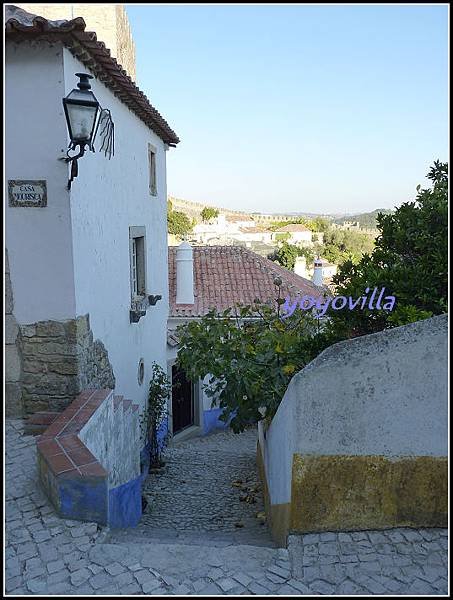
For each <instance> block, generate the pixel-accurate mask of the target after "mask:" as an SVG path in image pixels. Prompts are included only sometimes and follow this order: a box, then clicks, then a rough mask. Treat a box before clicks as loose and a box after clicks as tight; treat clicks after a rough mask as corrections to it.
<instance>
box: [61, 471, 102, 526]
mask: <svg viewBox="0 0 453 600" xmlns="http://www.w3.org/2000/svg"><path fill="white" fill-rule="evenodd" d="M57 482H58V495H59V509H60V510H59V512H60V514H61V516H63V517H65V518H66V519H75V520H80V521H94V522H95V523H99V524H100V525H107V523H108V504H107V486H108V484H107V479H94V478H93V479H89V478H84V479H82V478H79V479H76V478H72V479H69V478H64V477H61V476H60V477H58V478H57Z"/></svg>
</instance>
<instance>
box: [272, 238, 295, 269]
mask: <svg viewBox="0 0 453 600" xmlns="http://www.w3.org/2000/svg"><path fill="white" fill-rule="evenodd" d="M300 255H301V253H300V249H299V248H298V247H297V246H295V245H294V244H290V243H288V242H287V241H283V242H282V243H281V244H280V246H279V247H278V248H277V249H276V250H275V251H274V252H273V253H272V254H270V255H269V257H268V258H270V260H273V261H274V262H276V263H278V264H279V265H281V266H282V267H285V269H288V271H293V270H294V265H295V263H296V258H297V257H298V256H300Z"/></svg>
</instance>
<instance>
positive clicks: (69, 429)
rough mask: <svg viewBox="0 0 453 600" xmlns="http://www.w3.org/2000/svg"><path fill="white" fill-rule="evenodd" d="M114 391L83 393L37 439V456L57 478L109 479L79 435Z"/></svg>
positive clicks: (85, 391)
mask: <svg viewBox="0 0 453 600" xmlns="http://www.w3.org/2000/svg"><path fill="white" fill-rule="evenodd" d="M111 392H112V390H109V389H103V390H84V391H83V392H82V393H81V394H79V395H78V396H77V398H76V399H75V400H74V401H73V402H72V403H71V404H70V405H69V406H68V407H67V408H66V409H65V410H64V411H63V412H62V413H61V414H60V415H58V416H57V418H56V419H55V420H54V421H53V422H52V423H51V424H50V425H49V427H48V428H47V429H46V430H45V432H44V433H43V434H42V435H41V436H40V437H39V438H38V440H37V447H38V452H39V453H40V454H41V455H42V456H43V458H44V459H45V460H46V462H47V464H48V465H49V468H50V469H51V471H52V472H53V473H54V475H55V476H58V475H62V474H63V473H64V474H65V476H74V477H80V476H82V477H83V476H98V477H103V478H104V477H107V471H106V470H105V469H104V468H103V467H102V465H101V464H100V462H99V461H98V460H97V459H96V457H95V456H93V454H92V453H91V452H90V451H89V450H88V448H87V447H86V446H85V444H84V443H83V442H82V441H81V440H80V438H79V436H78V434H79V432H80V430H81V429H82V427H83V426H84V425H85V424H86V423H87V421H88V420H89V419H90V417H91V416H92V415H93V413H94V412H95V411H96V410H97V409H98V408H99V406H100V405H101V404H102V403H103V402H104V401H105V400H106V399H107V398H108V397H109V396H110V394H111Z"/></svg>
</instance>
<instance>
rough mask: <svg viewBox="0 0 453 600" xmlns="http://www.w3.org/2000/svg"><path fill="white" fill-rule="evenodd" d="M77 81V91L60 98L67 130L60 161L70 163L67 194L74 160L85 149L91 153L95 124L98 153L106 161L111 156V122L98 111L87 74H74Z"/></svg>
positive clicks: (74, 172)
mask: <svg viewBox="0 0 453 600" xmlns="http://www.w3.org/2000/svg"><path fill="white" fill-rule="evenodd" d="M76 76H77V77H79V79H80V81H79V82H78V84H77V88H78V89H76V88H74V89H73V90H72V91H71V92H70V93H69V94H68V95H67V96H66V98H63V107H64V112H65V116H66V124H67V126H68V132H69V137H70V138H71V141H70V143H69V147H68V151H67V154H66V157H65V158H64V159H63V160H65V161H66V162H70V163H71V176H70V179H69V181H68V190H69V189H70V188H71V183H72V181H73V180H74V179H75V177H77V174H78V164H77V160H78V159H79V158H81V157H82V156H83V155H84V154H85V149H86V148H87V147H88V149H89V150H91V151H92V152H94V139H95V137H96V133H97V130H98V128H99V124H100V123H102V130H101V136H102V137H103V142H102V147H101V150H102V149H104V151H105V155H106V156H107V154H108V155H109V158H110V157H111V155H112V154H113V121H112V118H111V115H110V111H109V110H108V109H102V108H101V106H100V104H99V102H98V101H97V99H96V96H95V95H94V94H93V92H92V91H91V85H90V82H89V80H90V79H93V76H92V75H88V74H87V73H76ZM77 147H78V148H79V151H78V154H75V155H73V156H71V155H70V154H69V153H70V151H73V150H76V149H77Z"/></svg>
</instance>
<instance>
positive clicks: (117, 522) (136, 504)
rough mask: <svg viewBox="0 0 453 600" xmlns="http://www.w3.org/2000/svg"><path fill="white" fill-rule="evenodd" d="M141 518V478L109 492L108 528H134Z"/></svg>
mask: <svg viewBox="0 0 453 600" xmlns="http://www.w3.org/2000/svg"><path fill="white" fill-rule="evenodd" d="M141 516H142V476H141V475H140V476H139V477H137V478H136V479H132V481H128V482H127V483H124V484H123V485H119V486H118V487H116V488H112V489H110V490H109V526H110V527H111V528H112V529H118V528H123V527H136V526H137V525H138V523H139V521H140V518H141Z"/></svg>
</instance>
